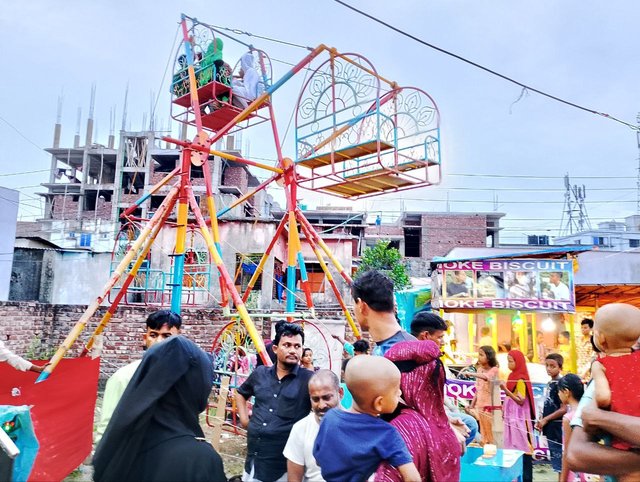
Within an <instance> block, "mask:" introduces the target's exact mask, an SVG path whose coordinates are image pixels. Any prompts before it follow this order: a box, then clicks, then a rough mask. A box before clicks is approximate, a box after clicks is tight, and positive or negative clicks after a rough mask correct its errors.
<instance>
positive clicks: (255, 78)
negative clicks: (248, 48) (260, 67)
mask: <svg viewBox="0 0 640 482" xmlns="http://www.w3.org/2000/svg"><path fill="white" fill-rule="evenodd" d="M240 67H241V68H242V71H243V72H244V76H243V77H242V84H243V85H244V89H245V92H244V94H245V95H244V96H245V97H246V100H247V101H249V102H251V101H252V100H254V99H255V98H256V97H258V83H259V82H260V76H259V75H258V72H257V71H256V68H255V66H254V58H253V53H252V52H247V53H245V54H244V55H243V56H242V57H240ZM241 95H242V94H241Z"/></svg>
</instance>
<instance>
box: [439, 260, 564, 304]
mask: <svg viewBox="0 0 640 482" xmlns="http://www.w3.org/2000/svg"><path fill="white" fill-rule="evenodd" d="M432 288H433V302H432V305H433V307H434V308H436V309H445V310H447V309H449V310H521V311H554V312H562V313H567V312H569V313H571V312H575V290H574V284H573V262H572V261H571V260H566V259H561V260H558V259H489V260H477V261H450V262H443V263H439V264H438V266H437V269H436V270H434V273H433V280H432Z"/></svg>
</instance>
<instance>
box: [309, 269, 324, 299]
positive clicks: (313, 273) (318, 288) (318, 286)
mask: <svg viewBox="0 0 640 482" xmlns="http://www.w3.org/2000/svg"><path fill="white" fill-rule="evenodd" d="M305 268H306V269H307V277H308V278H309V288H310V289H311V292H312V293H324V271H322V267H321V266H320V263H308V262H305Z"/></svg>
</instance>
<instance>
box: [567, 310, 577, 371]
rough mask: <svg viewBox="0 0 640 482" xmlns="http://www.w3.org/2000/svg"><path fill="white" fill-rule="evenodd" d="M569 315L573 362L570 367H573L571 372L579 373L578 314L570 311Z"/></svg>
mask: <svg viewBox="0 0 640 482" xmlns="http://www.w3.org/2000/svg"><path fill="white" fill-rule="evenodd" d="M567 315H568V317H569V350H570V353H571V360H570V362H571V363H570V364H569V365H570V367H569V368H570V369H571V373H575V374H578V357H577V353H576V328H575V321H576V315H575V314H573V313H568V314H567ZM565 366H566V365H565ZM565 370H566V368H565Z"/></svg>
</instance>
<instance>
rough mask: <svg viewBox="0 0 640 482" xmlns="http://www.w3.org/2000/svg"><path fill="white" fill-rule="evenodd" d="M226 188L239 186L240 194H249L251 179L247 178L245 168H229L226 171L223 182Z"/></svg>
mask: <svg viewBox="0 0 640 482" xmlns="http://www.w3.org/2000/svg"><path fill="white" fill-rule="evenodd" d="M222 184H223V185H224V186H237V187H238V189H240V192H242V193H243V194H244V193H246V192H247V187H248V185H249V179H248V177H247V171H245V169H244V167H233V166H228V167H227V168H226V169H225V170H224V179H223V180H222Z"/></svg>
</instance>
